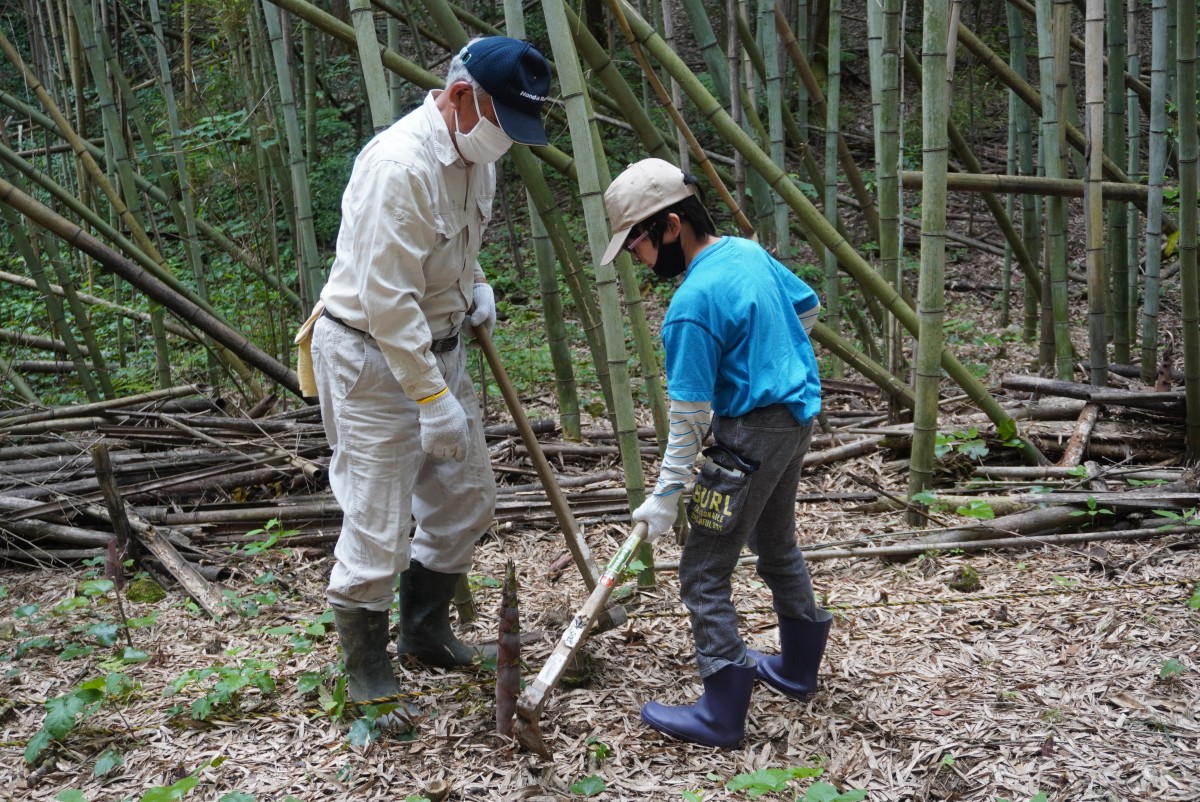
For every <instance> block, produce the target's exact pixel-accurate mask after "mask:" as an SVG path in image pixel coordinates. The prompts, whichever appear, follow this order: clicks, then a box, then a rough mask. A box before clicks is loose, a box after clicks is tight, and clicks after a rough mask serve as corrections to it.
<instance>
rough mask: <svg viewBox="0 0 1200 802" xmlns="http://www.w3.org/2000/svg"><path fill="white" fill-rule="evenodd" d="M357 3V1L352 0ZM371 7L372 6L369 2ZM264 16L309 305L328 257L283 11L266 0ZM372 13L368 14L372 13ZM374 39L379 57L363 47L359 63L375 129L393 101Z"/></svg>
mask: <svg viewBox="0 0 1200 802" xmlns="http://www.w3.org/2000/svg"><path fill="white" fill-rule="evenodd" d="M355 2H363V0H355ZM351 5H352V6H353V5H354V3H353V2H352V3H351ZM367 8H368V11H369V10H370V7H369V6H368V7H367ZM262 9H263V16H264V19H265V20H266V24H267V34H268V35H269V36H270V39H271V55H272V56H273V58H274V61H275V76H276V79H277V80H276V86H277V87H278V89H279V102H280V105H281V107H282V111H283V114H282V116H283V128H284V133H285V139H284V140H282V141H281V142H280V147H283V142H284V141H286V143H287V162H288V171H289V173H290V175H291V179H292V192H291V200H292V202H293V203H294V204H295V208H294V210H293V217H294V218H295V221H296V226H295V228H294V229H293V231H294V236H295V237H296V247H297V250H298V251H299V252H300V265H299V267H300V273H301V276H302V277H303V278H302V280H301V287H302V288H303V289H304V290H305V294H304V296H303V297H304V300H305V301H306V303H307V304H308V305H309V306H312V305H313V304H315V303H316V302H317V299H318V298H319V297H320V293H321V287H322V286H324V284H325V260H324V259H323V258H322V257H321V253H320V251H319V250H318V248H317V235H316V231H315V230H314V229H313V208H312V195H311V189H310V187H309V184H308V165H307V163H306V162H305V160H304V144H303V142H304V140H303V139H302V137H301V135H300V118H299V114H298V112H297V111H296V93H295V90H294V89H293V88H292V79H293V70H292V62H291V57H290V48H288V47H287V46H285V43H284V41H283V22H282V19H281V18H280V11H279V9H278V8H276V7H275V6H274V5H272V4H271V3H270V2H269V0H262ZM369 16H370V15H369V14H368V17H369ZM370 41H371V42H374V43H375V52H374V56H375V58H374V59H372V58H371V52H370V48H369V47H368V48H365V49H364V50H360V53H359V63H360V65H361V66H362V69H363V71H364V73H365V74H366V76H367V90H368V94H369V95H370V97H371V111H372V115H375V114H379V115H383V116H382V117H380V118H373V119H375V130H376V131H378V130H379V129H380V128H381V127H382V125H381V122H380V120H386V119H387V116H386V115H387V110H388V107H389V106H390V101H389V100H388V99H387V97H386V94H387V86H386V85H385V84H384V83H383V68H382V67H379V68H378V69H377V70H372V63H373V62H374V63H378V55H379V43H378V42H377V41H376V40H375V37H374V28H373V27H372V30H371V38H370Z"/></svg>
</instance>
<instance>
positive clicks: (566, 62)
mask: <svg viewBox="0 0 1200 802" xmlns="http://www.w3.org/2000/svg"><path fill="white" fill-rule="evenodd" d="M565 5H566V4H565V2H562V1H561V0H550V1H549V2H547V3H544V4H543V6H542V11H543V13H544V14H545V16H546V26H547V29H548V31H549V33H550V34H551V35H550V40H551V44H552V47H553V48H554V54H555V61H556V63H557V64H558V65H559V69H560V73H559V83H560V86H561V91H562V96H563V99H564V102H565V104H566V107H567V120H568V122H569V123H570V128H571V139H572V142H573V143H574V144H575V146H576V152H579V153H582V154H585V155H584V157H583V158H581V159H580V160H579V161H577V162H576V169H577V171H578V175H579V190H580V194H581V195H582V198H583V208H584V219H585V224H586V227H587V235H588V244H589V250H590V252H591V255H592V263H593V265H594V269H595V273H596V291H597V293H598V294H599V298H600V313H601V315H600V316H601V324H602V327H603V332H604V340H605V347H606V350H607V352H608V360H609V363H608V373H609V377H610V380H611V381H612V396H613V403H614V407H615V408H614V410H613V411H614V413H615V420H614V423H615V429H616V432H617V443H618V447H619V448H620V449H621V464H622V466H623V467H624V469H625V487H626V489H627V490H628V491H629V506H630V509H634V508H636V507H638V506H639V505H640V504H641V503H642V501H643V499H644V498H645V488H644V485H645V481H644V479H643V474H642V463H641V459H640V457H639V454H638V442H637V420H636V418H635V417H634V409H633V395H632V393H631V391H630V383H629V364H628V358H627V357H626V354H625V332H624V323H623V320H622V315H621V311H620V309H621V307H620V298H619V296H618V292H617V283H618V281H619V280H621V276H620V275H619V274H618V271H619V268H618V266H617V265H615V264H608V265H601V264H600V263H599V262H600V256H601V254H603V252H604V249H605V247H606V246H607V244H608V239H609V228H608V221H607V215H606V213H605V211H604V199H603V196H602V192H603V189H604V188H605V187H606V186H607V185H608V183H609V176H608V166H607V164H606V163H605V161H604V158H603V148H602V146H601V140H600V136H599V132H598V130H597V128H596V126H595V121H594V118H593V116H592V111H591V103H590V102H589V100H588V94H587V86H586V84H585V82H584V80H583V74H582V70H580V69H579V61H578V56H577V55H576V51H575V45H574V42H573V40H572V39H571V37H570V29H569V27H568V25H569V21H568V19H567V16H566V13H565V12H564V11H563V8H564V7H565ZM556 31H557V35H555V32H556ZM617 261H618V262H620V263H622V265H623V267H624V272H628V273H631V272H632V267H631V265H630V260H629V255H628V254H621V255H620V256H618V257H617ZM629 283H630V282H627V281H622V284H623V285H624V286H625V289H626V292H627V293H628V292H629V290H630V289H632V290H633V293H634V295H635V297H636V296H637V294H638V290H637V287H636V281H635V282H633V285H634V286H633V287H632V288H630V287H629ZM639 310H640V307H639ZM635 334H636V332H635ZM647 334H648V332H647ZM647 339H648V337H647ZM653 353H654V351H653V349H647V348H644V347H639V356H641V358H642V368H643V371H644V373H645V374H653V377H654V378H655V379H656V380H657V378H658V373H659V369H658V360H657V358H656V357H655V356H654V355H653ZM652 402H653V403H654V404H655V405H662V404H663V403H664V401H663V394H662V390H661V388H660V389H658V397H657V398H653V399H652ZM638 556H639V558H640V559H641V560H642V562H643V563H644V564H645V565H647V566H652V565H653V555H652V552H651V550H650V549H649V547H646V548H643V549H641V550H639V554H638ZM638 584H639V585H641V586H653V584H654V576H653V569H652V568H650V567H648V568H647V569H646V570H645V571H643V572H641V573H640V574H639V576H638Z"/></svg>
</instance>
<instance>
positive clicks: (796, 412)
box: [662, 237, 821, 423]
mask: <svg viewBox="0 0 1200 802" xmlns="http://www.w3.org/2000/svg"><path fill="white" fill-rule="evenodd" d="M817 303H818V301H817V295H816V293H814V292H813V291H812V289H811V288H810V287H809V286H808V285H807V284H805V283H804V282H803V281H801V280H800V279H799V278H797V277H796V276H795V275H794V274H793V273H792V272H791V271H790V270H788V269H787V268H786V267H784V266H783V265H782V264H780V263H779V262H778V261H777V260H776V259H775V258H774V257H772V256H771V254H769V253H767V251H766V250H764V249H763V248H762V246H760V245H758V244H757V243H755V242H751V241H750V240H748V239H742V238H741V237H722V238H721V240H720V241H719V242H717V243H716V244H715V245H711V246H709V247H708V248H705V249H704V250H703V251H701V252H700V253H699V254H698V255H697V256H696V258H695V259H694V260H693V261H692V263H691V265H689V266H688V271H687V274H686V275H685V277H684V280H683V283H682V284H681V285H680V286H679V288H678V289H677V290H676V291H675V295H674V297H673V298H672V299H671V305H670V306H669V307H668V309H667V316H666V318H665V319H664V320H663V325H662V339H663V346H664V347H665V349H666V358H667V365H666V367H667V392H668V394H669V395H670V396H671V398H672V399H673V400H676V401H693V402H703V401H707V402H709V403H711V404H712V409H713V412H714V413H716V414H718V415H723V416H726V417H738V416H741V415H745V414H746V413H747V412H750V411H751V410H755V409H758V408H760V407H765V406H769V405H771V404H786V405H787V406H788V408H789V409H790V410H791V412H792V415H793V416H794V417H795V418H796V420H797V421H800V422H802V423H803V422H806V421H808V420H809V419H811V418H812V417H814V416H815V415H816V414H817V413H818V412H820V411H821V380H820V377H819V376H818V374H817V359H816V356H815V355H814V354H813V349H812V344H811V343H810V342H809V340H808V334H807V333H806V332H805V331H804V327H803V326H802V325H801V324H800V318H799V315H800V314H802V313H804V312H806V311H808V310H810V309H812V308H813V307H814V306H816V305H817Z"/></svg>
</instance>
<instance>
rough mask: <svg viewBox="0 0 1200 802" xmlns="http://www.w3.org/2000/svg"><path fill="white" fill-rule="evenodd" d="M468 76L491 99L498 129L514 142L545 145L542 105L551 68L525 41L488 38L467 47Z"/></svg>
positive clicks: (465, 61) (547, 89)
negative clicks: (498, 122)
mask: <svg viewBox="0 0 1200 802" xmlns="http://www.w3.org/2000/svg"><path fill="white" fill-rule="evenodd" d="M462 60H463V64H464V65H465V66H466V68H467V72H469V73H471V77H472V78H474V79H475V80H476V81H478V82H479V85H480V86H482V87H483V91H485V92H487V93H488V94H489V95H490V96H491V98H492V104H493V105H494V106H495V107H496V119H497V120H499V121H500V128H501V130H503V131H504V133H505V134H507V135H508V138H509V139H511V140H512V141H513V142H519V143H521V144H522V145H545V144H546V143H547V142H548V140H547V139H546V129H545V127H544V126H543V125H542V104H543V103H545V102H546V94H547V93H548V92H549V91H550V65H549V64H548V63H546V59H545V57H544V56H542V54H541V53H539V52H538V51H537V49H536V48H535V47H534V46H533V45H531V44H529V43H528V42H522V41H520V40H518V39H511V38H509V37H507V36H488V37H485V38H483V39H479V40H478V41H475V42H472V43H471V44H469V45H467V47H466V52H465V53H464V54H463V57H462Z"/></svg>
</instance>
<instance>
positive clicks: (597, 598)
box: [517, 523, 647, 721]
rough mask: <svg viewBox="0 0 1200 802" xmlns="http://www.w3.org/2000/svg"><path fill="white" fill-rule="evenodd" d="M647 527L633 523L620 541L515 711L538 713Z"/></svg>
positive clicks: (532, 715)
mask: <svg viewBox="0 0 1200 802" xmlns="http://www.w3.org/2000/svg"><path fill="white" fill-rule="evenodd" d="M646 531H647V530H646V524H645V523H639V524H638V525H637V526H635V527H634V528H633V534H631V535H630V536H629V537H628V538H626V540H625V542H624V543H622V544H621V548H619V549H617V553H616V554H614V555H613V558H612V559H611V560H609V561H608V565H607V566H605V568H604V573H603V574H601V575H600V579H599V581H598V582H597V583H596V589H595V590H593V591H592V595H590V596H588V599H587V601H586V602H584V603H583V607H581V608H579V612H578V613H576V614H575V617H574V618H573V619H572V620H571V623H570V624H569V625H568V626H567V628H566V630H565V631H564V632H563V634H562V638H560V639H559V641H558V645H557V646H555V647H554V651H553V652H552V653H551V654H550V658H549V659H548V660H547V661H546V665H545V666H543V667H542V670H541V671H540V672H538V675H537V678H536V679H535V680H534V681H533V682H532V683H530V684H529V685H527V686H526V687H525V690H524V691H523V692H522V693H521V697H520V698H519V699H518V700H517V713H518V715H520V716H522V717H523V718H525V719H526V720H532V721H536V720H537V719H538V718H540V717H541V714H542V709H543V708H544V707H545V706H546V700H547V699H549V697H550V691H552V690H554V687H555V686H556V685H558V681H559V680H560V679H562V675H563V670H564V669H565V668H566V667H567V665H568V664H569V663H570V662H571V660H572V659H573V658H574V657H575V654H576V653H577V652H578V651H579V647H580V645H581V644H582V643H583V639H584V637H585V636H586V635H587V633H588V632H589V631H590V630H591V628H592V624H594V623H595V622H596V617H597V616H598V615H599V614H600V611H601V610H603V609H604V605H605V604H607V603H608V597H609V596H611V595H612V592H613V586H614V585H615V584H616V582H617V579H618V577H620V576H621V574H623V573H624V572H625V567H626V566H627V565H628V564H629V560H630V558H631V557H632V556H633V553H634V552H635V551H637V548H638V546H640V545H641V543H642V538H643V537H645V535H646Z"/></svg>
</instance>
